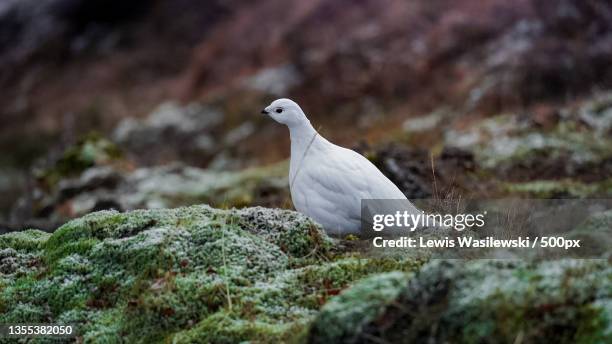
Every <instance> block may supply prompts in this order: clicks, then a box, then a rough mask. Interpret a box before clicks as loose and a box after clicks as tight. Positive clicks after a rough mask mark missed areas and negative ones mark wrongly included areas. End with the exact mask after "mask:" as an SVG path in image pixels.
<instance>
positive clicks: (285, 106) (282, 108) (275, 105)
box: [261, 98, 308, 127]
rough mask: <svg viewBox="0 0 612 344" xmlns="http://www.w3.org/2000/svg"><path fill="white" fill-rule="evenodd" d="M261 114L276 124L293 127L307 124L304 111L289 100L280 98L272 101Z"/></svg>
mask: <svg viewBox="0 0 612 344" xmlns="http://www.w3.org/2000/svg"><path fill="white" fill-rule="evenodd" d="M261 113H263V114H265V115H268V116H270V117H272V118H273V119H274V120H275V121H277V122H278V123H282V124H284V125H286V126H288V127H293V126H296V125H299V124H301V123H304V122H308V119H307V118H306V115H305V114H304V111H302V109H300V106H299V105H297V103H296V102H294V101H293V100H291V99H287V98H281V99H277V100H275V101H273V102H272V103H270V105H268V106H267V107H266V108H265V109H263V110H261Z"/></svg>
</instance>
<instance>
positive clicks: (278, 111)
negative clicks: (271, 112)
mask: <svg viewBox="0 0 612 344" xmlns="http://www.w3.org/2000/svg"><path fill="white" fill-rule="evenodd" d="M275 111H276V113H281V112H283V109H281V108H278V109H276V110H275Z"/></svg>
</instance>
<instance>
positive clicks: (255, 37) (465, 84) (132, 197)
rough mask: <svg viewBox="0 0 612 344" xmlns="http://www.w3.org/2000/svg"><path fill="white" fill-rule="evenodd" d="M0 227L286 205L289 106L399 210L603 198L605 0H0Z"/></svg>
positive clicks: (611, 9)
mask: <svg viewBox="0 0 612 344" xmlns="http://www.w3.org/2000/svg"><path fill="white" fill-rule="evenodd" d="M0 94H1V95H2V96H1V97H0V195H2V196H1V197H0V232H5V231H10V230H17V229H22V228H26V227H34V228H40V229H44V230H49V231H51V230H54V229H55V228H57V226H58V225H60V224H62V223H63V222H65V221H66V220H68V219H70V218H73V217H76V216H80V215H82V214H85V213H87V212H91V211H95V210H102V209H119V210H129V209H135V208H156V207H174V206H180V205H184V204H194V203H210V204H212V205H214V206H217V207H231V206H237V207H241V206H250V205H263V206H268V207H283V208H291V201H290V198H289V197H288V195H289V194H288V188H287V179H286V174H287V166H288V164H287V160H286V159H287V158H288V156H289V137H288V133H287V130H286V128H285V127H283V126H281V125H279V124H277V123H275V122H273V121H272V120H270V119H269V118H266V117H265V116H262V115H261V114H260V113H259V111H260V110H261V109H262V108H263V107H265V106H266V105H267V104H268V103H269V102H270V101H271V100H273V99H276V98H279V97H290V98H292V99H294V100H295V101H297V102H298V103H300V104H301V105H302V108H303V109H304V111H305V112H306V113H307V114H308V116H309V118H310V119H311V121H312V123H313V125H314V126H315V127H316V128H318V129H319V131H320V132H321V133H322V135H324V136H325V137H327V138H328V139H330V140H332V141H333V142H335V143H338V144H341V145H344V146H347V147H350V148H353V149H356V150H358V151H360V152H361V153H363V154H364V155H366V156H367V157H368V158H370V159H371V160H372V161H373V162H374V163H375V164H376V165H377V166H378V167H379V168H381V170H382V171H383V172H384V173H385V174H386V175H387V176H389V177H390V178H391V179H392V180H393V181H394V182H395V183H396V184H397V185H398V186H399V187H400V188H401V189H402V191H404V192H405V193H406V195H407V196H408V197H409V198H422V197H442V198H444V197H455V198H456V197H538V198H540V197H541V198H555V197H556V198H586V197H604V198H606V197H612V3H611V2H610V1H608V0H558V1H548V0H516V1H512V2H509V1H505V0H487V1H482V0H461V1H456V0H433V1H432V0H414V1H391V0H388V1H387V0H360V1H348V0H347V1H344V0H313V1H298V0H291V1H289V0H265V1H257V2H252V1H241V0H210V1H192V0H174V1H170V0H155V1H140V0H133V1H129V2H125V1H117V0H106V1H102V0H87V1H86V0H2V1H1V2H0Z"/></svg>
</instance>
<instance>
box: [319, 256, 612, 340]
mask: <svg viewBox="0 0 612 344" xmlns="http://www.w3.org/2000/svg"><path fill="white" fill-rule="evenodd" d="M389 279H390V276H389V275H380V276H378V277H376V276H372V277H370V278H369V279H368V280H367V281H363V282H360V283H358V284H357V285H355V286H353V287H352V288H351V289H349V290H347V291H346V292H345V293H344V294H345V295H346V296H345V297H341V298H337V299H336V300H335V301H334V302H330V303H329V304H328V305H327V306H325V307H324V308H323V309H322V311H321V312H320V315H319V316H318V317H317V319H316V320H315V321H314V325H313V327H312V329H311V332H310V337H309V339H310V342H312V343H327V342H350V343H363V342H389V343H414V342H436V343H439V342H452V343H493V342H495V343H500V342H501V343H513V342H516V340H517V338H520V339H521V341H522V342H523V343H535V342H540V341H541V340H542V338H546V340H547V341H552V342H555V343H608V342H610V340H612V327H611V325H610V324H612V318H611V314H612V302H611V300H612V265H610V262H609V261H607V260H560V261H550V262H542V263H525V262H514V261H472V262H468V263H466V262H463V261H433V262H431V263H429V264H428V265H426V266H424V267H423V268H422V269H421V270H420V271H419V272H418V273H417V274H416V275H415V277H414V278H412V279H410V280H409V281H408V282H404V283H395V281H397V280H393V279H392V278H391V281H389ZM373 283H382V284H384V285H385V287H384V288H380V289H379V293H378V294H377V293H376V292H372V291H369V293H373V294H374V295H376V296H373V295H367V299H368V300H371V299H374V300H376V299H379V300H381V301H379V302H375V309H377V308H379V307H384V309H382V310H377V311H376V312H374V314H375V316H374V317H372V312H373V311H372V309H371V308H367V309H364V308H363V304H364V302H365V301H364V298H365V297H362V298H359V297H355V295H359V294H360V293H361V290H362V289H365V290H369V289H368V288H367V285H368V284H373ZM385 283H386V284H385ZM389 295H397V296H396V297H392V299H389ZM354 313H358V314H354ZM347 314H349V315H350V319H360V317H359V314H361V317H362V318H364V319H367V324H363V323H361V322H360V321H359V320H357V323H358V326H355V325H353V326H352V327H348V326H347V325H346V323H345V322H344V321H343V320H344V319H346V318H347ZM354 323H355V322H353V324H354ZM347 328H351V330H352V332H347V331H346V329H347Z"/></svg>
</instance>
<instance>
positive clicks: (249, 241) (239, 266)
mask: <svg viewBox="0 0 612 344" xmlns="http://www.w3.org/2000/svg"><path fill="white" fill-rule="evenodd" d="M0 252H2V254H3V256H2V257H5V256H6V257H9V258H14V257H15V256H17V255H18V256H19V259H20V260H19V261H18V262H17V263H18V264H17V265H19V266H22V265H23V266H26V267H27V268H25V269H22V270H16V269H14V266H16V265H15V259H13V260H11V264H10V265H9V264H8V263H7V264H5V261H4V260H2V262H3V265H2V266H3V269H2V270H1V271H0V277H1V279H0V323H22V322H29V323H36V322H39V323H42V322H44V323H49V322H52V323H71V324H75V325H76V326H77V329H78V331H79V336H80V337H81V339H82V340H83V341H84V342H94V343H116V342H124V341H125V342H135V343H152V342H177V343H188V342H202V343H204V342H205V343H211V342H212V343H233V342H237V341H253V342H263V343H272V342H279V341H281V342H286V341H290V340H291V341H293V340H298V339H299V338H301V337H300V334H305V333H306V329H307V328H308V324H309V323H310V321H312V319H313V318H314V317H315V316H316V314H317V312H318V310H319V308H320V307H321V306H322V305H323V304H325V303H326V302H327V301H328V300H330V299H333V298H334V297H335V296H336V295H337V294H338V293H339V292H340V291H342V290H343V289H345V288H346V287H348V286H349V285H350V284H352V283H353V282H354V281H356V280H358V279H361V278H363V277H366V276H368V275H371V274H374V273H380V272H385V271H393V270H402V271H407V272H409V271H415V270H416V269H418V268H419V267H420V266H421V264H422V262H421V261H413V260H404V261H402V260H390V259H383V258H381V259H379V258H363V257H361V256H359V255H358V254H356V255H352V254H350V253H346V252H344V253H343V252H338V248H337V245H335V242H334V241H333V240H332V239H330V238H329V237H328V236H327V235H326V234H325V233H324V231H323V230H322V229H321V227H320V226H319V225H317V224H316V223H314V222H312V221H311V220H310V219H309V218H307V217H305V216H303V215H301V214H299V213H296V212H293V211H287V210H280V209H266V208H261V207H257V208H245V209H240V210H236V209H228V210H222V209H215V208H211V207H209V206H204V205H201V206H191V207H184V208H177V209H156V210H136V211H132V212H127V213H121V212H117V211H101V212H96V213H91V214H89V215H86V216H84V217H81V218H78V219H75V220H72V221H70V222H68V223H66V224H65V225H63V226H61V227H60V228H59V229H58V230H57V231H56V232H55V233H53V234H52V235H49V234H46V233H43V232H40V231H35V230H30V231H24V232H18V233H10V234H6V235H2V236H0ZM6 262H8V261H6ZM28 262H34V263H28ZM4 267H6V268H4Z"/></svg>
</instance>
